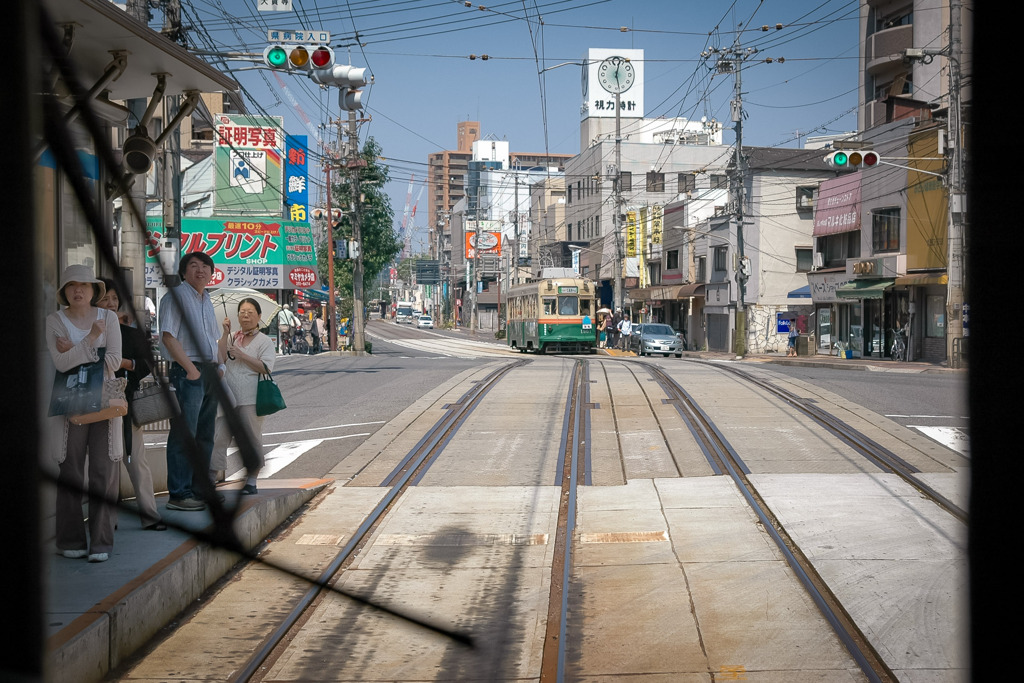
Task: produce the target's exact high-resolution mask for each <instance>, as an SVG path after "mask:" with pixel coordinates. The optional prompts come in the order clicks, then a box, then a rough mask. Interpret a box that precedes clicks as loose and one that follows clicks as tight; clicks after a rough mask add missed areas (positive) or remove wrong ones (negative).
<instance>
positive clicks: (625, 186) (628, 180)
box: [619, 171, 633, 192]
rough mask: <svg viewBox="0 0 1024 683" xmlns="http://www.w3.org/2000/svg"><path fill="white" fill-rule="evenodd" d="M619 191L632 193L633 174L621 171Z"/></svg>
mask: <svg viewBox="0 0 1024 683" xmlns="http://www.w3.org/2000/svg"><path fill="white" fill-rule="evenodd" d="M619 191H620V192H632V191H633V174H632V173H630V172H629V171H623V172H622V173H620V174H619Z"/></svg>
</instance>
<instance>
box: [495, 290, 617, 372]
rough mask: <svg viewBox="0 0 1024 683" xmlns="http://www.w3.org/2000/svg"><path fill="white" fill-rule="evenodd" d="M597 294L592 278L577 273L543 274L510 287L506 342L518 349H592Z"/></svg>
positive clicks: (568, 350)
mask: <svg viewBox="0 0 1024 683" xmlns="http://www.w3.org/2000/svg"><path fill="white" fill-rule="evenodd" d="M596 294H597V291H596V288H595V286H594V283H593V282H591V281H590V280H586V279H582V278H578V277H556V278H544V279H541V280H534V281H533V282H529V283H527V284H524V285H516V286H514V287H512V288H510V289H509V291H508V303H507V309H506V310H507V315H506V325H505V331H506V335H507V338H508V345H509V346H510V347H512V348H514V349H519V351H520V352H521V353H526V352H527V351H534V352H536V353H593V352H594V349H595V348H597V321H596V318H595V311H596V310H597V307H596V305H595V304H596Z"/></svg>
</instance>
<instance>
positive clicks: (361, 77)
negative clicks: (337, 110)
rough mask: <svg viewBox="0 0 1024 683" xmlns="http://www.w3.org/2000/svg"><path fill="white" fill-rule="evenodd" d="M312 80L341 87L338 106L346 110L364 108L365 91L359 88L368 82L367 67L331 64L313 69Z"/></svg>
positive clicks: (310, 75)
mask: <svg viewBox="0 0 1024 683" xmlns="http://www.w3.org/2000/svg"><path fill="white" fill-rule="evenodd" d="M309 78H310V80H312V81H313V82H314V83H319V84H320V85H333V86H337V87H338V88H340V89H341V91H340V92H339V93H338V106H339V107H341V109H343V110H345V111H355V110H356V109H362V108H363V92H362V91H361V90H357V88H361V87H363V86H364V85H366V84H367V82H368V81H367V80H366V69H365V68H363V67H356V66H352V65H350V64H331V65H330V66H328V67H325V68H322V69H320V68H318V69H313V71H312V72H311V73H310V74H309Z"/></svg>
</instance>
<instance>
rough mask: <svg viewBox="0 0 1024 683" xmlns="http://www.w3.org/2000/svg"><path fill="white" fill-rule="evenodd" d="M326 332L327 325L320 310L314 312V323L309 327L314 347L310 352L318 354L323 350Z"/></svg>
mask: <svg viewBox="0 0 1024 683" xmlns="http://www.w3.org/2000/svg"><path fill="white" fill-rule="evenodd" d="M324 332H326V327H325V325H324V321H323V319H322V318H321V317H320V313H319V311H318V312H316V313H314V314H313V323H312V325H311V326H310V329H309V334H310V336H311V337H313V348H312V349H311V350H310V354H317V353H320V351H321V350H323V342H324V338H323V337H324Z"/></svg>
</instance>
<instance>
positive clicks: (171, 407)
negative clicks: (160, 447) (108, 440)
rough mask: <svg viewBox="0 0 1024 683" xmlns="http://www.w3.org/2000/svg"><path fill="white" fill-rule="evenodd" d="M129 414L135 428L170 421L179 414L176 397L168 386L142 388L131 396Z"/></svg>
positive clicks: (156, 385)
mask: <svg viewBox="0 0 1024 683" xmlns="http://www.w3.org/2000/svg"><path fill="white" fill-rule="evenodd" d="M165 392H166V393H165ZM131 413H132V422H133V423H135V426H136V427H142V426H144V425H148V424H152V423H154V422H161V421H163V420H170V419H171V418H172V417H177V416H178V415H180V414H181V408H180V407H179V406H178V395H177V393H175V391H174V387H172V386H171V385H170V384H165V385H162V384H150V385H149V386H146V387H142V388H140V389H139V390H138V391H136V392H135V393H134V394H132V402H131Z"/></svg>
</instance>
